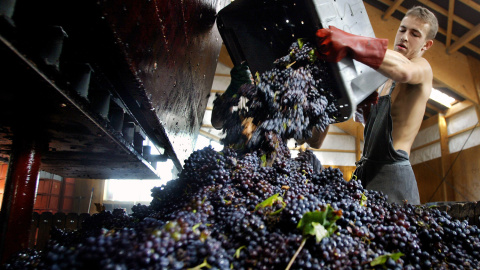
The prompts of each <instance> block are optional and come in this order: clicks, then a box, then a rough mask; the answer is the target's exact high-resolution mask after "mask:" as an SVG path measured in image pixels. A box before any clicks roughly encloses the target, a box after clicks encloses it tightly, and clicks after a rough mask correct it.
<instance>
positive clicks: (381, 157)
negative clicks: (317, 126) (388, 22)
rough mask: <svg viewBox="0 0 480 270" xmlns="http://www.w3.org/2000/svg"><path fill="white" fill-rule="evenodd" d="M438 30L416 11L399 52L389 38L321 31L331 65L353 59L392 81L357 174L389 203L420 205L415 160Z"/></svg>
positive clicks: (399, 40) (369, 126)
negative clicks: (430, 56)
mask: <svg viewBox="0 0 480 270" xmlns="http://www.w3.org/2000/svg"><path fill="white" fill-rule="evenodd" d="M437 30H438V22H437V19H436V18H435V15H434V14H433V13H431V12H430V11H429V10H427V9H425V8H423V7H414V8H412V9H410V10H409V11H408V12H407V13H406V14H405V17H404V18H403V19H402V21H401V23H400V27H399V28H398V31H397V34H396V37H395V43H394V46H395V47H394V50H388V49H387V44H388V40H386V39H377V38H367V37H361V36H355V35H352V34H348V33H346V32H343V31H341V30H339V29H336V28H334V27H330V29H320V30H318V32H317V37H318V40H317V44H318V46H317V47H318V49H319V52H320V53H321V54H322V57H323V58H325V59H326V60H327V61H340V60H341V59H342V58H343V57H345V56H347V55H348V56H350V57H352V58H353V59H355V60H357V61H359V62H362V63H364V64H366V65H368V66H370V67H372V68H374V69H376V70H377V71H378V72H380V73H382V74H383V75H385V76H386V77H388V78H389V80H388V81H387V82H386V83H385V85H384V86H383V87H381V89H379V94H380V98H379V99H378V103H377V104H376V105H374V107H373V108H372V110H371V112H370V115H369V116H368V120H367V122H366V126H365V144H364V149H363V155H362V158H361V160H360V161H358V162H357V169H356V171H355V175H356V176H357V177H358V179H360V180H361V181H362V184H363V186H364V187H365V188H367V189H372V190H378V191H382V192H383V193H384V194H386V195H388V200H389V202H396V203H402V202H404V201H407V202H408V203H411V204H420V197H419V194H418V188H417V182H416V180H415V175H414V174H413V170H412V167H411V164H410V161H409V155H410V149H411V147H412V144H413V141H414V139H415V137H416V135H417V133H418V131H419V129H420V125H421V123H422V119H423V115H424V113H425V107H426V103H427V101H428V98H429V96H430V92H431V90H432V80H433V73H432V68H431V67H430V64H429V63H428V62H427V60H425V58H423V57H422V56H423V53H424V52H425V51H426V50H428V49H429V48H430V47H431V46H432V44H433V39H434V38H435V35H436V33H437ZM318 138H322V136H319V137H318ZM318 141H319V142H320V143H319V144H318V143H317V144H315V138H312V139H311V140H310V141H309V144H310V146H312V147H320V146H321V141H323V138H322V139H320V140H318Z"/></svg>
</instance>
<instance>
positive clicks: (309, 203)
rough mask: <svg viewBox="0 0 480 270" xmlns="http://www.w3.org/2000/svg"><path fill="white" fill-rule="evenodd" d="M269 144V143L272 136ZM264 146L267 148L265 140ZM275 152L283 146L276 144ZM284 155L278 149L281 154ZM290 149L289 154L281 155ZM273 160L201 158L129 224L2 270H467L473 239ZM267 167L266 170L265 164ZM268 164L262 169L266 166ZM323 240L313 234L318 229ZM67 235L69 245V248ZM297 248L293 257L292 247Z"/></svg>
mask: <svg viewBox="0 0 480 270" xmlns="http://www.w3.org/2000/svg"><path fill="white" fill-rule="evenodd" d="M273 137H274V136H273ZM272 141H273V140H272ZM276 143H279V144H282V141H281V140H279V141H276ZM278 148H280V149H286V146H285V145H283V146H278ZM287 150H288V149H287ZM287 150H285V151H281V150H280V151H277V152H276V153H275V155H274V156H272V157H271V158H270V159H268V158H266V155H268V154H270V155H272V153H267V152H265V151H263V150H257V151H254V152H252V153H247V154H244V155H239V154H238V152H237V151H235V150H234V149H231V148H225V149H224V150H223V151H221V152H217V151H215V150H213V149H212V148H209V147H207V148H205V149H203V150H199V151H196V152H194V153H193V154H192V155H191V156H190V157H189V159H187V160H186V161H185V168H184V170H183V171H182V172H181V174H180V175H179V178H178V179H176V180H172V181H170V182H168V183H167V184H166V185H164V186H162V187H156V188H154V189H152V201H151V203H150V205H148V206H136V207H134V208H133V211H134V214H132V215H130V216H129V215H126V214H125V213H124V212H121V211H120V212H119V211H117V212H114V213H110V212H102V213H100V214H95V215H93V216H92V217H91V218H90V219H87V220H86V221H85V222H84V224H83V226H82V229H81V230H79V231H77V232H71V233H67V232H65V233H64V234H56V236H55V235H54V236H52V240H51V242H50V244H49V245H48V247H47V248H46V250H44V251H43V252H36V251H32V250H26V251H24V252H21V253H19V254H17V255H16V256H13V257H12V258H11V259H10V260H9V261H8V262H7V263H6V264H5V265H4V268H5V269H69V268H71V269H87V268H90V269H286V268H287V267H288V265H289V264H291V265H290V269H474V268H476V267H477V266H478V265H479V263H480V261H479V258H480V256H479V255H480V237H479V236H480V230H479V228H478V227H476V226H471V225H469V224H468V222H467V221H459V220H454V219H452V218H451V217H450V216H449V215H448V214H447V213H446V212H442V211H439V210H438V209H436V208H435V207H426V206H414V205H410V204H408V203H405V204H402V205H399V204H390V203H388V202H387V200H386V199H387V198H386V196H385V195H383V194H382V193H380V192H376V191H370V190H365V189H363V187H362V185H361V182H360V181H359V180H354V179H352V180H350V181H345V180H344V179H343V177H342V173H341V172H340V171H339V170H338V169H333V168H324V169H323V170H321V171H315V170H314V169H313V166H312V164H311V162H309V161H308V159H306V158H304V157H299V158H291V156H290V153H289V152H288V151H287ZM269 160H270V161H269ZM269 162H270V164H268V163H269ZM328 207H331V208H333V209H335V211H336V213H337V214H338V217H339V219H338V220H336V221H335V226H336V227H335V230H334V233H333V234H331V235H330V236H327V237H324V238H322V239H321V240H320V241H318V242H317V241H316V239H315V237H307V236H305V234H304V233H303V232H302V230H300V229H299V223H300V221H301V220H302V219H303V217H305V215H306V214H308V213H314V212H318V211H324V209H326V208H328ZM320 230H321V229H320ZM69 234H75V235H76V237H75V238H74V240H75V241H72V238H69V237H66V236H68V235H69ZM300 247H302V248H300Z"/></svg>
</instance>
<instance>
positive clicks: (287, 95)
mask: <svg viewBox="0 0 480 270" xmlns="http://www.w3.org/2000/svg"><path fill="white" fill-rule="evenodd" d="M333 78H334V77H333V75H332V74H331V71H330V67H329V65H328V64H327V63H326V62H324V61H323V60H320V59H317V56H316V53H315V49H314V47H313V46H312V45H311V44H310V43H309V42H306V41H305V40H303V39H299V40H298V41H296V42H294V43H292V45H291V46H290V48H289V53H288V54H287V55H285V56H283V57H281V58H279V59H277V60H276V61H275V62H274V67H273V68H272V69H271V70H268V71H266V72H263V73H262V74H257V76H256V80H255V84H244V85H242V86H241V87H240V90H239V91H238V93H237V94H236V95H234V96H233V97H231V98H230V99H228V98H227V99H226V98H225V97H222V98H217V99H216V100H215V101H214V105H215V106H231V105H237V104H238V102H239V100H240V98H241V97H244V98H246V100H248V101H247V102H246V106H244V107H240V108H239V109H238V110H235V111H233V112H232V113H230V114H229V115H228V116H226V117H227V118H228V120H227V121H225V123H226V124H225V125H224V127H223V131H224V133H225V134H226V136H225V138H224V139H223V141H222V142H223V144H224V145H230V146H232V147H236V148H237V149H239V148H241V149H243V150H245V151H244V152H249V151H252V150H256V149H258V148H261V147H262V144H264V143H265V142H266V141H268V139H267V138H266V134H268V133H269V132H274V133H275V134H277V135H278V136H279V137H280V138H283V139H284V140H288V139H291V138H294V139H296V140H297V141H301V140H305V139H308V138H310V137H312V130H313V129H314V128H316V129H318V130H319V131H324V130H325V128H326V127H327V126H328V125H329V124H331V123H333V122H335V119H336V116H337V115H338V110H337V99H336V97H335V93H337V92H338V91H336V90H335V87H336V83H335V82H334V81H333ZM247 129H249V130H252V131H251V132H242V131H245V130H247Z"/></svg>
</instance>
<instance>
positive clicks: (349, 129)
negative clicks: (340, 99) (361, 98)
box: [333, 118, 363, 141]
mask: <svg viewBox="0 0 480 270" xmlns="http://www.w3.org/2000/svg"><path fill="white" fill-rule="evenodd" d="M333 125H334V126H336V127H337V128H339V129H341V130H343V131H345V132H346V133H348V134H349V135H351V136H353V137H355V138H356V137H357V134H360V140H362V141H363V125H362V124H360V123H358V122H355V121H354V120H353V118H350V119H349V120H347V121H345V122H340V123H335V124H333ZM358 127H360V130H361V132H358Z"/></svg>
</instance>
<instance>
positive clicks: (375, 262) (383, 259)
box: [370, 252, 405, 267]
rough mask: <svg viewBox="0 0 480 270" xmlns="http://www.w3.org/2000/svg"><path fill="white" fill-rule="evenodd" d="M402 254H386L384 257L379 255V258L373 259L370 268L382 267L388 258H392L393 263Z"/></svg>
mask: <svg viewBox="0 0 480 270" xmlns="http://www.w3.org/2000/svg"><path fill="white" fill-rule="evenodd" d="M403 255H405V254H403V253H402V252H397V253H393V254H392V253H387V254H384V255H381V256H378V257H376V258H375V259H373V261H371V262H370V266H372V267H373V266H377V265H384V264H385V263H386V262H387V260H388V258H392V259H393V260H394V261H396V260H398V259H400V257H402V256H403Z"/></svg>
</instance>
